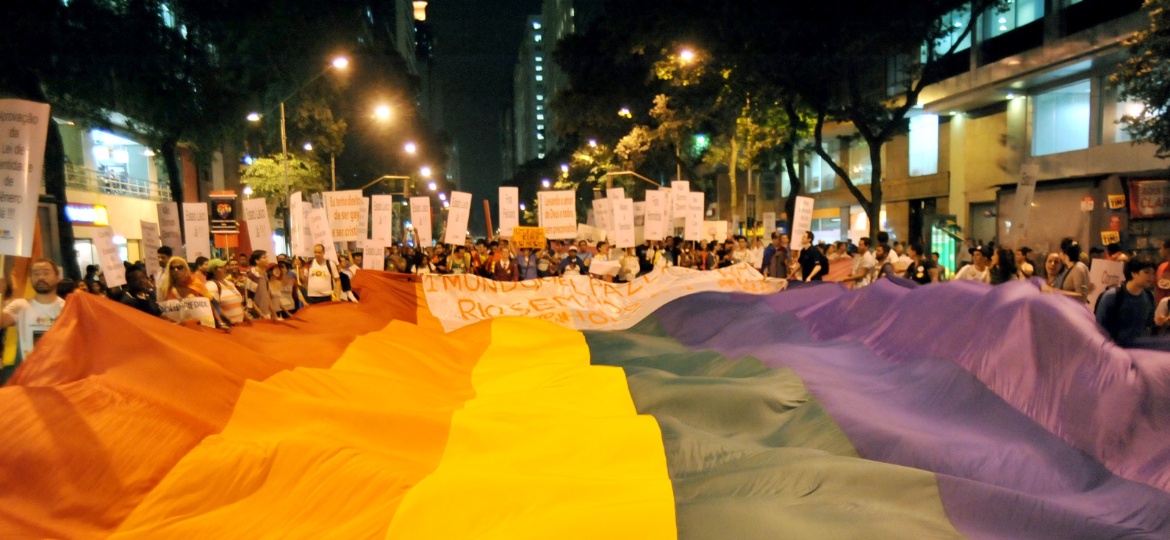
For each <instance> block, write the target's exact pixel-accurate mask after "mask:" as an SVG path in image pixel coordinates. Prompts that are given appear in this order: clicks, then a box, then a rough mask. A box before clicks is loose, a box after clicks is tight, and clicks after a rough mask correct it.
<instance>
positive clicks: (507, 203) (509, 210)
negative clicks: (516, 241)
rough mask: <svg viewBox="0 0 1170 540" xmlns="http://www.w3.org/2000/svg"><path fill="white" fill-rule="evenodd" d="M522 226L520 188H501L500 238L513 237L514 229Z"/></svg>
mask: <svg viewBox="0 0 1170 540" xmlns="http://www.w3.org/2000/svg"><path fill="white" fill-rule="evenodd" d="M519 226H520V188H518V187H502V188H500V236H504V237H510V236H512V228H514V227H519Z"/></svg>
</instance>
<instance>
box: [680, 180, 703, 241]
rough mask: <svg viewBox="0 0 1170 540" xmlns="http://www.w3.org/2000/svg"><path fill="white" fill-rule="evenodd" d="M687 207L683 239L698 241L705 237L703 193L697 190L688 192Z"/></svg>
mask: <svg viewBox="0 0 1170 540" xmlns="http://www.w3.org/2000/svg"><path fill="white" fill-rule="evenodd" d="M686 198H687V208H686V210H687V211H686V213H685V214H683V215H684V216H686V217H685V218H684V219H685V220H686V223H685V224H684V226H683V240H692V241H695V242H698V241H699V240H702V239H703V193H702V192H701V191H696V192H694V193H690V192H686Z"/></svg>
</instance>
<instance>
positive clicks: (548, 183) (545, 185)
mask: <svg viewBox="0 0 1170 540" xmlns="http://www.w3.org/2000/svg"><path fill="white" fill-rule="evenodd" d="M550 184H551V183H550V182H549V181H548V178H545V179H544V180H541V181H540V185H542V186H544V187H546V188H547V187H549V185H550Z"/></svg>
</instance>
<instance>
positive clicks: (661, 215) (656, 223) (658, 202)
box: [643, 191, 669, 240]
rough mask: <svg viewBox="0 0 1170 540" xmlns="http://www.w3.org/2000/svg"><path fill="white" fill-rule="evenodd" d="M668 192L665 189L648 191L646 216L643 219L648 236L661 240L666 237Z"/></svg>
mask: <svg viewBox="0 0 1170 540" xmlns="http://www.w3.org/2000/svg"><path fill="white" fill-rule="evenodd" d="M668 195H669V194H668V193H667V192H664V191H647V192H646V217H645V220H644V221H643V227H645V229H644V233H645V235H646V238H649V239H651V240H661V239H663V238H666V231H667V220H666V210H667V201H669V198H668Z"/></svg>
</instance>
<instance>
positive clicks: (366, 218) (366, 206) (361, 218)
mask: <svg viewBox="0 0 1170 540" xmlns="http://www.w3.org/2000/svg"><path fill="white" fill-rule="evenodd" d="M369 237H370V198H369V197H362V207H361V210H360V211H359V212H358V239H357V244H358V247H359V248H360V247H362V243H363V242H365V241H366V239H368V238H369Z"/></svg>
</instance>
